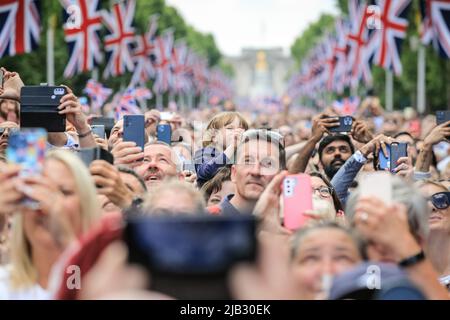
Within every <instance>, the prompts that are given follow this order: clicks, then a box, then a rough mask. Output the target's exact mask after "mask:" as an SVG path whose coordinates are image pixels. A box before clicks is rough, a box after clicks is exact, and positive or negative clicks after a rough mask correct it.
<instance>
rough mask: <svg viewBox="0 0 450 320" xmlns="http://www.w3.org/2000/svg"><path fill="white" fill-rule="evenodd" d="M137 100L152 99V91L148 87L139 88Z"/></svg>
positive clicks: (137, 89)
mask: <svg viewBox="0 0 450 320" xmlns="http://www.w3.org/2000/svg"><path fill="white" fill-rule="evenodd" d="M135 94H136V99H138V100H139V99H151V98H152V97H153V95H152V92H151V91H150V89H148V88H146V87H137V88H136V92H135Z"/></svg>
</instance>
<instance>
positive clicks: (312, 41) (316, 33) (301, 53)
mask: <svg viewBox="0 0 450 320" xmlns="http://www.w3.org/2000/svg"><path fill="white" fill-rule="evenodd" d="M334 21H335V19H334V17H333V16H332V15H329V14H322V15H321V16H320V18H319V20H317V21H316V22H313V23H311V24H310V25H309V26H308V28H306V30H305V31H304V32H303V33H302V34H301V35H300V36H299V37H297V38H296V39H295V41H294V44H293V45H292V46H291V54H292V56H293V57H294V59H295V60H296V61H297V63H298V64H300V62H301V61H302V60H303V59H304V58H306V56H307V54H308V52H309V51H310V50H311V49H312V48H314V47H315V46H316V45H317V43H318V42H319V41H320V40H321V39H322V37H323V36H324V35H325V34H326V33H327V32H329V31H332V30H333V26H334Z"/></svg>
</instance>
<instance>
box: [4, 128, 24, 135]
mask: <svg viewBox="0 0 450 320" xmlns="http://www.w3.org/2000/svg"><path fill="white" fill-rule="evenodd" d="M6 130H8V133H9V134H11V133H13V132H17V131H19V130H20V129H19V128H0V136H2V135H4V134H5V132H6Z"/></svg>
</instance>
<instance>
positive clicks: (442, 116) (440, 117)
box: [436, 110, 450, 125]
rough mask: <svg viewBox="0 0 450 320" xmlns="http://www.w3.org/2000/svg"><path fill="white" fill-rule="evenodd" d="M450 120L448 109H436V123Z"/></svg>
mask: <svg viewBox="0 0 450 320" xmlns="http://www.w3.org/2000/svg"><path fill="white" fill-rule="evenodd" d="M447 121H450V111H447V110H440V111H436V124H437V125H440V124H443V123H444V122H447Z"/></svg>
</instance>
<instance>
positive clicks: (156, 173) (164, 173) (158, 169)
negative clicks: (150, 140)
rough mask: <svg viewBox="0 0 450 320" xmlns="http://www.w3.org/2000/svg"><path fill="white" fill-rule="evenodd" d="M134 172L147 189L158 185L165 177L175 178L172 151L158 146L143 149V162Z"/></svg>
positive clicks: (153, 145) (163, 146) (175, 168)
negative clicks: (141, 179)
mask: <svg viewBox="0 0 450 320" xmlns="http://www.w3.org/2000/svg"><path fill="white" fill-rule="evenodd" d="M136 172H137V174H139V175H140V176H141V177H142V178H143V179H144V181H145V185H146V186H147V188H150V187H151V186H152V185H154V184H158V183H160V182H161V181H162V180H163V179H164V178H166V177H175V176H177V175H178V174H177V166H176V162H175V159H174V153H173V152H172V149H170V147H168V146H165V145H160V144H152V145H149V146H147V147H145V149H144V161H143V162H142V164H140V165H139V166H138V167H136Z"/></svg>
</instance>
